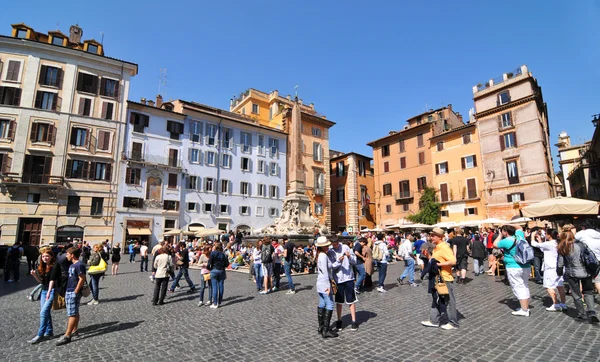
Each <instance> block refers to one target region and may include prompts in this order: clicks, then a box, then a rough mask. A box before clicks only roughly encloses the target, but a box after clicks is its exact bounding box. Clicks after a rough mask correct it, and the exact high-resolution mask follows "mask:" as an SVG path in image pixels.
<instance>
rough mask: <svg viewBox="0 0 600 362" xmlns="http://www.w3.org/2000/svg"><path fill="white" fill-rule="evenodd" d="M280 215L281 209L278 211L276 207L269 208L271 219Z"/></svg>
mask: <svg viewBox="0 0 600 362" xmlns="http://www.w3.org/2000/svg"><path fill="white" fill-rule="evenodd" d="M278 215H279V209H277V208H275V207H271V208H269V216H270V217H277V216H278Z"/></svg>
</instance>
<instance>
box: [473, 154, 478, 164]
mask: <svg viewBox="0 0 600 362" xmlns="http://www.w3.org/2000/svg"><path fill="white" fill-rule="evenodd" d="M473 167H477V156H476V155H473Z"/></svg>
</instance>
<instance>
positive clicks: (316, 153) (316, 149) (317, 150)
mask: <svg viewBox="0 0 600 362" xmlns="http://www.w3.org/2000/svg"><path fill="white" fill-rule="evenodd" d="M313 160H314V161H317V162H323V146H322V145H321V144H320V143H318V142H313Z"/></svg>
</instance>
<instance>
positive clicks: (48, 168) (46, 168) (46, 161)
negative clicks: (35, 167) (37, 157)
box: [44, 157, 52, 175]
mask: <svg viewBox="0 0 600 362" xmlns="http://www.w3.org/2000/svg"><path fill="white" fill-rule="evenodd" d="M51 170H52V157H46V158H45V159H44V175H50V171H51Z"/></svg>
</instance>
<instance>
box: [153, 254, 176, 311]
mask: <svg viewBox="0 0 600 362" xmlns="http://www.w3.org/2000/svg"><path fill="white" fill-rule="evenodd" d="M152 267H153V268H154V269H155V270H156V274H154V281H155V284H154V296H153V298H152V305H163V304H165V296H166V295H167V288H168V286H169V274H170V273H171V270H172V269H173V262H172V259H171V255H169V249H168V247H162V248H160V249H158V250H157V251H156V257H155V258H154V262H153V263H152Z"/></svg>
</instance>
